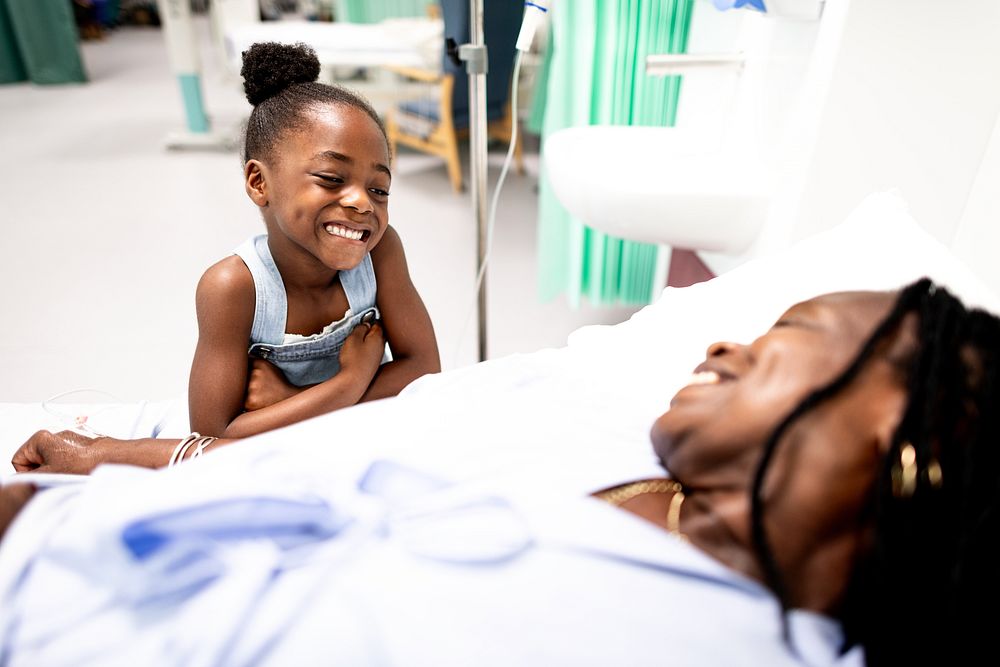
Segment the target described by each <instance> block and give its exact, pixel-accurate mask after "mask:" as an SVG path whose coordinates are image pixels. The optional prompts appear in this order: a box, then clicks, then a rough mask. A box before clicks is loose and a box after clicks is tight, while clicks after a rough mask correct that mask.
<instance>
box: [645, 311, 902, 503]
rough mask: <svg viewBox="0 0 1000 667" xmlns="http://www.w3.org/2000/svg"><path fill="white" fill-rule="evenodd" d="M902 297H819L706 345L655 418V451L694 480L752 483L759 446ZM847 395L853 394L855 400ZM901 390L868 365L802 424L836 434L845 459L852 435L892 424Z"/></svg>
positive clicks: (856, 438) (894, 379)
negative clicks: (749, 332)
mask: <svg viewBox="0 0 1000 667" xmlns="http://www.w3.org/2000/svg"><path fill="white" fill-rule="evenodd" d="M895 296H896V295H895V294H888V293H874V292H850V293H838V294H830V295H825V296H821V297H817V298H815V299H811V300H809V301H805V302H803V303H800V304H797V305H795V306H793V307H792V308H790V309H789V310H788V311H786V312H785V314H784V315H782V316H781V318H780V319H779V320H778V321H777V323H775V325H774V326H773V327H771V329H770V330H769V331H768V332H767V333H765V334H764V335H763V336H761V337H760V338H758V339H757V340H755V341H754V342H752V343H751V344H749V345H737V344H734V343H716V344H714V345H712V346H711V347H709V349H708V352H707V355H706V359H705V361H704V363H702V364H700V365H699V366H698V367H697V368H696V369H695V373H694V376H693V378H692V381H691V383H690V384H688V385H687V386H686V387H684V388H683V389H681V390H680V391H679V392H678V393H677V395H676V396H675V397H674V399H673V400H672V401H671V404H670V410H669V411H668V412H666V413H665V414H664V415H662V416H661V417H660V418H659V419H658V420H657V421H656V423H655V424H654V426H653V429H652V440H653V445H654V449H655V450H656V453H657V455H658V456H659V457H660V459H661V461H663V463H664V465H665V467H666V468H667V469H668V470H669V471H670V472H671V474H673V475H674V476H675V477H676V478H677V479H679V480H680V481H681V482H683V483H684V484H686V485H689V486H691V487H692V488H698V487H714V488H725V487H731V488H734V489H736V488H742V489H745V488H747V486H748V483H749V480H750V479H751V475H752V474H753V471H754V470H755V469H756V465H757V463H758V462H759V460H760V456H761V452H762V446H763V444H764V443H765V442H766V440H767V438H768V437H769V436H770V434H771V433H772V432H773V431H774V429H775V428H776V427H777V426H778V424H779V422H780V421H781V420H782V419H783V418H784V417H785V416H786V415H787V414H788V413H790V412H791V411H792V410H793V409H794V408H795V407H796V406H797V405H798V404H799V402H801V401H802V399H803V398H805V397H806V396H807V395H808V394H809V393H810V392H812V391H813V390H815V389H817V388H819V387H821V386H824V385H826V384H827V383H829V382H830V381H831V380H833V379H834V378H835V377H837V376H838V375H839V374H840V373H841V372H842V371H843V370H844V369H846V368H847V366H848V365H849V364H850V362H851V361H852V360H853V359H854V358H855V356H856V355H857V354H858V352H859V350H860V348H861V345H862V344H863V343H864V341H865V340H866V339H867V338H868V337H869V336H870V335H871V333H872V332H873V331H874V329H875V327H876V326H877V325H878V323H879V322H880V321H881V320H882V319H883V318H884V317H885V316H886V315H887V313H888V311H889V309H890V308H891V306H892V304H893V302H894V300H895ZM855 385H857V386H855ZM890 394H892V396H890ZM848 395H850V396H852V397H856V398H855V399H853V400H852V401H848V400H847V398H848ZM901 397H902V389H901V387H900V386H899V378H898V374H894V373H889V372H886V373H883V374H882V375H880V376H877V377H873V376H872V374H871V373H863V374H862V375H861V376H859V378H858V379H857V380H856V382H854V383H852V386H851V388H850V391H848V392H845V395H844V396H843V397H840V398H838V399H836V400H834V401H831V403H834V404H836V406H833V405H830V404H827V405H824V406H823V407H822V409H820V410H817V411H816V412H817V414H816V415H809V416H807V417H804V418H803V419H802V420H800V421H801V423H799V424H796V430H803V429H805V428H806V427H808V428H809V429H810V433H811V434H813V436H815V437H816V438H819V437H820V436H819V432H822V433H823V434H824V435H825V436H827V437H826V439H827V440H830V441H831V442H833V444H832V445H831V452H830V456H829V458H833V457H839V456H842V455H843V454H845V453H846V452H845V451H844V448H847V447H849V446H850V444H849V443H851V442H858V444H859V446H861V447H865V446H868V445H870V444H871V440H870V439H869V438H868V437H867V436H866V435H864V434H862V433H861V430H863V429H867V428H868V427H871V428H873V429H874V428H876V427H878V428H890V429H891V428H894V424H895V422H896V421H898V414H893V413H898V411H899V409H900V405H901V404H900V403H899V401H900V400H901ZM852 411H853V412H857V413H858V414H850V412H852ZM867 411H871V412H870V413H867ZM861 412H865V413H866V414H860V413H861ZM882 413H885V419H883V418H882V417H880V416H879V415H881V414H882ZM819 422H822V423H819ZM882 422H886V424H888V425H883V424H882ZM810 437H812V436H810ZM820 439H822V438H820ZM866 441H867V442H866ZM833 448H839V451H836V450H834V449H833ZM871 455H873V452H867V453H865V454H864V456H866V457H870V456H871ZM846 458H850V457H846Z"/></svg>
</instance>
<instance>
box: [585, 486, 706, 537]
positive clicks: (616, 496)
mask: <svg viewBox="0 0 1000 667" xmlns="http://www.w3.org/2000/svg"><path fill="white" fill-rule="evenodd" d="M645 493H672V494H674V495H673V496H671V498H670V505H668V506H667V530H668V531H670V532H671V533H673V534H674V535H677V536H678V537H681V538H684V539H687V536H686V535H684V533H682V532H681V505H683V504H684V498H685V496H684V487H683V486H681V484H680V482H675V481H674V480H672V479H644V480H641V481H638V482H630V483H628V484H623V485H622V486H616V487H614V488H613V489H608V490H607V491H599V492H598V493H595V494H594V496H595V497H597V498H600V499H601V500H604V501H606V502H609V503H611V504H612V505H615V506H616V507H618V506H621V505H623V504H625V503H626V502H628V501H629V500H631V499H632V498H635V497H636V496H641V495H643V494H645Z"/></svg>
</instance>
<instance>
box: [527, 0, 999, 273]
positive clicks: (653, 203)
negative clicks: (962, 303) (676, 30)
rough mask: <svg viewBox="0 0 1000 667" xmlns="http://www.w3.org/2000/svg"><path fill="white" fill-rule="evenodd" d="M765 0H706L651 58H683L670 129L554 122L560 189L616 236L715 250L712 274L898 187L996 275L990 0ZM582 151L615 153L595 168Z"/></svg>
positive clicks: (663, 68)
mask: <svg viewBox="0 0 1000 667" xmlns="http://www.w3.org/2000/svg"><path fill="white" fill-rule="evenodd" d="M765 4H766V5H767V7H768V9H769V10H770V12H769V14H765V15H762V14H760V13H758V12H753V11H741V12H727V13H725V14H719V13H718V12H716V11H715V10H714V8H713V7H711V5H710V4H709V3H707V2H700V3H698V4H697V5H696V14H695V16H694V19H693V22H692V44H691V45H690V48H689V52H690V53H691V55H687V56H658V57H651V58H650V60H649V61H648V62H647V70H648V71H649V72H651V73H653V74H671V73H681V72H683V73H684V74H685V80H684V84H683V85H684V91H683V93H682V95H681V103H680V111H679V119H678V123H677V127H675V128H616V127H593V128H571V129H567V130H564V131H563V132H562V133H560V134H557V135H553V136H552V137H551V138H550V139H549V140H548V143H547V145H546V167H547V170H548V173H549V176H550V179H551V182H552V185H553V188H554V190H555V192H556V194H557V196H559V198H560V200H561V201H563V203H564V205H566V206H567V208H569V209H570V210H571V211H572V212H573V213H574V214H575V215H577V216H578V217H580V218H581V219H583V220H584V221H585V222H586V223H587V224H589V225H592V226H594V227H595V228H597V229H600V230H602V231H606V232H607V233H610V234H615V235H620V236H624V237H628V238H635V239H639V240H645V241H654V242H659V243H666V244H671V245H675V246H679V247H683V248H689V249H693V250H699V251H708V252H702V253H701V257H702V259H704V261H705V262H706V263H707V264H708V266H709V267H710V268H712V269H713V270H714V271H715V272H716V273H720V272H722V271H725V270H727V269H729V268H732V267H733V266H735V265H738V264H739V263H740V262H742V261H745V260H746V259H747V258H749V257H753V256H756V255H758V254H761V253H764V252H767V251H768V250H773V249H776V248H781V247H784V246H787V245H788V244H789V243H791V242H792V241H794V240H796V239H799V238H802V237H804V236H806V235H809V234H811V233H814V232H816V231H819V230H822V229H825V228H828V227H830V226H832V225H833V224H835V223H836V221H837V220H839V219H841V218H843V216H844V215H846V213H847V212H848V211H849V210H850V207H851V206H853V205H854V202H856V201H857V200H858V198H860V197H862V196H863V195H864V194H865V193H867V192H871V191H873V190H878V189H883V188H890V187H896V188H899V189H900V191H901V192H902V194H903V195H904V196H905V197H906V199H907V201H908V202H910V205H911V206H912V207H913V210H914V212H915V214H916V215H917V216H918V218H919V219H920V221H921V223H922V224H923V225H925V226H926V228H927V229H928V230H929V231H931V232H932V233H933V234H934V235H935V236H936V237H937V238H938V239H940V240H942V241H943V242H945V243H948V244H951V245H952V246H953V247H955V248H956V250H957V251H959V252H961V253H962V255H963V257H966V258H968V259H969V260H970V261H975V262H976V269H977V271H979V273H980V275H982V276H990V277H991V285H992V286H993V287H994V288H997V289H1000V274H998V273H997V270H996V267H995V263H994V262H991V261H988V260H987V259H986V258H985V257H984V256H983V254H982V252H981V250H980V249H981V248H982V247H984V245H986V246H988V245H989V244H990V242H995V241H996V240H997V235H998V231H997V228H996V225H995V215H996V212H997V211H998V210H1000V194H998V193H997V191H996V188H994V187H992V186H989V185H987V183H989V182H995V177H996V173H997V171H998V167H997V166H996V165H997V164H998V163H1000V141H998V139H997V137H998V136H1000V135H998V128H1000V88H997V86H995V85H994V84H993V82H995V81H996V80H997V79H998V78H1000V41H998V40H996V39H995V35H996V34H997V33H998V31H1000V5H998V4H997V3H995V2H991V1H990V0H959V1H957V2H949V3H938V2H908V1H907V0H827V1H826V2H825V3H824V4H823V5H822V15H821V16H820V17H819V20H818V21H817V20H815V17H816V15H817V14H818V12H817V11H816V10H817V7H818V6H819V3H816V2H811V1H810V0H785V1H784V2H776V1H775V0H769V1H767V2H765ZM802 17H807V18H802ZM808 17H812V18H811V19H810V18H808ZM734 22H738V24H739V25H738V26H737V27H736V30H733V29H732V28H733V27H734V26H733V23H734ZM709 29H711V32H712V34H707V33H706V32H704V31H703V30H709ZM727 32H728V33H730V34H729V35H727V34H726V33H727ZM716 34H717V35H721V36H723V37H725V38H727V39H729V45H728V46H727V45H726V43H721V44H720V43H719V39H720V38H714V41H713V35H716ZM699 51H703V52H704V55H699V53H698V52H699ZM805 63H807V64H808V65H807V67H803V64H805ZM734 79H736V81H735V83H734V81H733V80H734ZM713 87H714V89H715V90H716V91H724V93H723V94H721V95H720V94H718V93H715V95H714V97H713V91H712V88H713ZM719 107H724V108H725V109H726V110H727V111H726V113H725V114H722V115H721V118H720V114H719V113H718V112H717V109H718V108H719ZM699 117H706V118H711V119H713V120H715V121H716V123H717V124H716V126H714V127H713V126H708V127H706V126H705V124H704V123H702V124H701V125H699V123H698V122H697V121H698V118H699ZM719 126H721V128H720V127H719ZM611 146H614V147H616V150H613V151H608V148H609V147H611ZM586 153H590V154H601V155H606V156H609V159H611V160H612V163H611V166H610V167H609V168H607V169H605V170H602V171H601V172H600V174H597V173H595V172H593V171H592V170H588V169H587V166H588V165H587V163H586V162H585V161H581V160H580V156H581V155H582V154H586ZM626 166H627V167H628V168H626ZM635 174H642V176H641V177H639V178H636V177H634V175H635ZM616 175H618V176H617V177H616ZM596 178H599V179H600V187H597V183H596V182H595V179H596ZM845 264H847V262H845ZM845 270H851V269H850V267H849V266H845Z"/></svg>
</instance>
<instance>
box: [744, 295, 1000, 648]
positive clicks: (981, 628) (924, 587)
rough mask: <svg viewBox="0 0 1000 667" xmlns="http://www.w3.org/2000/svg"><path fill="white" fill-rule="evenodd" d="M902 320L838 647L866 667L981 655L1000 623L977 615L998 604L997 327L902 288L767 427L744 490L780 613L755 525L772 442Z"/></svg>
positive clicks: (947, 301)
mask: <svg viewBox="0 0 1000 667" xmlns="http://www.w3.org/2000/svg"><path fill="white" fill-rule="evenodd" d="M910 313H913V314H915V315H916V316H917V321H918V324H917V329H918V330H917V334H918V336H917V338H918V341H917V349H916V351H915V353H914V355H913V358H912V360H911V361H910V364H909V372H908V374H907V401H906V407H905V409H904V412H903V415H902V418H901V420H900V423H899V426H898V428H897V429H896V432H895V434H894V435H893V439H892V443H891V447H890V450H889V453H888V456H887V457H886V460H885V462H884V464H883V469H882V471H881V473H880V476H879V478H878V479H879V481H878V483H877V486H876V488H875V490H874V497H873V498H872V500H871V502H872V505H871V506H872V510H873V513H874V517H875V531H874V544H873V547H874V548H873V550H872V553H871V554H870V556H868V557H867V558H865V560H864V561H863V562H860V563H858V564H857V567H856V569H855V573H854V577H853V579H852V581H851V582H850V585H849V589H848V595H847V600H846V604H845V607H844V609H843V612H842V615H841V620H842V621H843V623H844V629H845V632H846V639H847V646H851V645H856V644H860V645H861V646H862V647H863V648H864V651H865V660H866V662H867V664H868V665H886V664H930V663H931V662H934V661H941V664H947V663H946V662H944V661H950V660H955V659H956V658H958V657H960V656H963V655H974V654H975V653H976V651H978V650H980V649H984V647H985V650H992V645H993V643H994V642H993V635H992V634H991V633H990V630H991V629H994V628H995V627H996V626H997V625H998V622H1000V614H997V613H995V612H994V613H993V614H989V613H988V612H987V611H986V610H988V609H991V608H992V609H996V606H997V604H998V602H1000V600H998V598H997V596H998V594H1000V558H998V555H1000V549H998V545H1000V511H998V510H1000V396H998V386H997V384H998V380H1000V367H998V362H1000V319H998V318H997V317H995V316H994V315H991V314H989V313H987V312H985V311H982V310H970V309H966V308H965V307H964V306H963V305H962V303H961V302H960V301H959V300H958V299H956V298H955V297H954V296H953V295H951V294H950V293H949V292H948V291H947V290H945V289H943V288H940V287H937V286H935V285H934V284H933V283H932V282H931V281H930V280H927V279H923V280H920V281H918V282H916V283H914V284H912V285H910V286H908V287H906V288H905V289H903V290H902V292H901V293H900V295H899V298H898V299H897V300H896V303H895V306H894V307H893V309H892V311H891V312H890V313H889V314H888V315H887V316H886V317H885V319H884V320H883V321H882V322H881V323H880V324H879V326H878V327H877V328H876V330H875V332H874V333H873V334H872V335H871V336H870V337H869V339H868V340H867V341H866V342H865V344H864V345H863V346H862V348H861V351H860V352H859V353H858V355H857V357H856V358H855V359H854V361H853V362H852V363H851V364H850V365H849V366H848V367H847V369H846V370H845V371H844V372H843V373H841V375H840V376H839V377H837V378H836V379H834V380H833V381H832V382H830V383H829V384H827V385H826V386H825V387H821V388H820V389H818V390H816V391H814V392H813V393H812V394H810V395H809V396H807V397H806V398H805V399H804V400H803V401H802V402H801V403H800V404H799V405H798V406H797V407H796V408H795V409H794V410H792V412H791V413H789V415H788V416H787V417H785V419H784V420H783V421H782V422H781V423H780V424H779V425H778V427H777V429H775V431H774V433H773V434H772V435H771V437H770V440H769V441H768V443H767V444H766V446H765V449H764V453H763V455H762V457H761V461H760V463H759V465H758V468H757V473H756V475H755V478H754V481H753V487H752V491H751V493H752V501H753V502H752V514H751V522H752V526H751V528H752V534H753V540H754V547H755V549H756V552H757V555H758V558H759V560H760V562H761V564H762V567H763V568H764V571H765V575H766V577H767V580H768V583H769V585H770V586H771V588H772V589H773V590H774V591H775V593H776V594H777V595H778V597H779V599H780V600H781V601H782V604H783V605H786V604H787V599H786V595H785V593H786V591H785V587H784V584H783V581H782V576H781V572H780V569H779V567H778V565H777V563H776V561H775V558H774V555H773V553H772V551H771V548H770V545H769V543H768V539H767V535H766V533H765V530H764V526H763V515H764V510H765V504H764V500H763V496H762V487H763V481H764V477H765V474H766V472H767V469H768V465H769V463H770V462H771V460H772V458H773V455H774V452H775V449H776V448H777V446H778V444H779V442H780V440H781V437H782V434H784V433H785V432H786V431H787V430H788V428H789V427H790V426H791V425H792V424H793V423H794V422H795V421H796V420H797V419H798V418H800V417H801V416H802V415H804V414H806V413H807V412H809V411H810V410H812V409H813V408H815V407H816V406H817V405H819V404H820V403H822V402H823V401H825V400H826V399H828V398H830V397H832V396H835V395H836V394H837V393H838V392H839V391H841V390H842V389H843V388H844V387H846V386H847V385H848V384H849V383H850V382H851V381H852V380H853V379H854V378H855V377H856V376H857V375H858V373H859V372H860V371H861V369H862V368H863V367H864V365H865V363H866V362H867V361H868V360H869V359H870V358H871V357H872V355H873V353H874V352H875V350H876V349H877V348H878V346H879V345H880V343H883V342H884V341H885V340H887V338H888V337H889V336H890V335H892V334H893V333H894V332H896V331H898V330H899V326H900V324H901V322H902V320H903V318H904V317H905V316H906V315H908V314H910ZM913 454H915V459H914V460H913V464H911V465H910V471H911V472H909V473H907V474H911V475H912V474H913V472H914V471H915V472H916V477H915V478H912V479H911V482H910V483H909V484H908V485H907V484H901V480H900V476H901V474H903V473H902V467H905V466H903V465H902V464H901V457H903V459H905V458H907V457H908V456H912V455H913ZM914 464H915V466H916V467H915V468H914V467H912V465H914ZM906 486H908V487H909V488H904V487H906ZM845 648H846V647H845ZM980 655H982V654H981V653H980Z"/></svg>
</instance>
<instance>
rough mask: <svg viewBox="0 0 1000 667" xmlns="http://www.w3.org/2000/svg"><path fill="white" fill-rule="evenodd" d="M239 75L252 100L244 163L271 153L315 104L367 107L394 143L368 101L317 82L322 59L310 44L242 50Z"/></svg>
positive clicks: (266, 44)
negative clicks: (283, 136)
mask: <svg viewBox="0 0 1000 667" xmlns="http://www.w3.org/2000/svg"><path fill="white" fill-rule="evenodd" d="M240 75H241V76H242V77H243V90H244V92H245V93H246V97H247V100H248V101H249V102H250V104H252V105H253V111H252V112H250V119H249V120H248V121H247V126H246V132H245V133H244V137H243V163H244V164H246V162H247V160H253V159H267V158H268V157H270V154H271V150H272V149H273V147H274V145H275V143H276V142H277V140H278V139H279V137H280V136H281V134H282V133H283V132H285V131H286V130H289V129H298V128H301V127H302V126H303V123H304V122H305V115H304V112H305V111H306V109H308V108H309V107H311V106H314V105H316V104H342V105H346V106H349V107H353V108H355V109H358V110H360V111H363V112H364V113H366V114H368V116H369V117H370V118H371V119H372V120H373V121H375V124H376V125H377V126H378V128H379V131H381V133H382V137H383V138H385V139H386V145H388V143H389V140H388V138H387V135H386V131H385V125H383V123H382V119H381V118H379V115H378V113H376V112H375V110H374V109H373V108H372V106H371V104H369V103H368V101H367V100H365V99H364V98H363V97H361V96H360V95H357V94H356V93H353V92H351V91H349V90H347V89H346V88H341V87H340V86H332V85H328V84H324V83H317V82H316V79H317V78H318V77H319V58H318V57H317V56H316V52H315V51H313V49H312V48H310V47H309V46H306V45H305V44H294V45H292V44H278V43H276V42H261V43H257V44H253V45H252V46H251V47H250V48H249V49H247V50H246V51H244V52H243V68H242V69H241V70H240Z"/></svg>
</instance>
